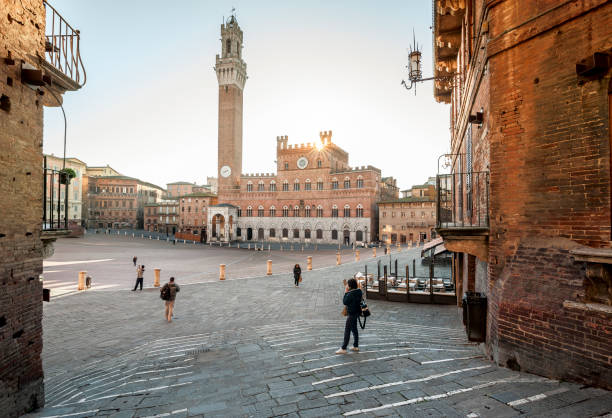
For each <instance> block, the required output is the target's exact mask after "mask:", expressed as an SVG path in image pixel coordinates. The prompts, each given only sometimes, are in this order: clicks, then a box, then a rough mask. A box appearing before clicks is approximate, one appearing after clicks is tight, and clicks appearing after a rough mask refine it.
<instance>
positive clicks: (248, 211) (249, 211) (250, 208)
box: [247, 206, 253, 217]
mask: <svg viewBox="0 0 612 418" xmlns="http://www.w3.org/2000/svg"><path fill="white" fill-rule="evenodd" d="M250 216H253V208H252V207H251V206H249V207H248V208H247V217H250Z"/></svg>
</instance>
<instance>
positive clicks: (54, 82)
mask: <svg viewBox="0 0 612 418" xmlns="http://www.w3.org/2000/svg"><path fill="white" fill-rule="evenodd" d="M43 4H44V5H45V13H46V20H45V21H46V35H45V38H46V39H45V59H44V60H43V59H41V60H40V65H41V66H42V68H43V70H44V77H43V81H44V83H45V84H46V85H47V86H48V87H51V88H53V89H54V90H56V92H58V93H60V94H62V93H64V92H66V91H75V90H79V89H80V88H81V87H83V85H85V81H86V79H87V75H86V73H85V67H84V66H83V60H82V59H81V51H80V33H79V31H78V30H76V29H74V28H73V27H72V26H71V25H70V24H69V23H68V22H67V21H66V20H65V19H64V18H63V17H62V15H60V14H59V12H58V11H57V10H55V8H54V7H53V6H51V4H50V3H49V1H47V0H43Z"/></svg>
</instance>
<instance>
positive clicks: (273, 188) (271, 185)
mask: <svg viewBox="0 0 612 418" xmlns="http://www.w3.org/2000/svg"><path fill="white" fill-rule="evenodd" d="M270 191H271V192H275V191H276V182H275V181H274V180H272V181H271V182H270Z"/></svg>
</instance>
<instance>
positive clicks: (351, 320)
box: [342, 315, 359, 350]
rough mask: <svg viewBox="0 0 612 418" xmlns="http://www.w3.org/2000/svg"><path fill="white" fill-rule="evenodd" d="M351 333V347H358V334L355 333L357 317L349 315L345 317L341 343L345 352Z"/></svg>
mask: <svg viewBox="0 0 612 418" xmlns="http://www.w3.org/2000/svg"><path fill="white" fill-rule="evenodd" d="M351 332H352V333H353V347H359V332H358V331H357V317H356V316H352V315H349V316H347V317H346V325H345V326H344V342H343V343H342V349H343V350H346V347H348V343H349V338H350V337H351Z"/></svg>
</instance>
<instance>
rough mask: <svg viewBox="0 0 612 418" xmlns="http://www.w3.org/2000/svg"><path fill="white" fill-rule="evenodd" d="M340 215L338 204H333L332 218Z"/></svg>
mask: <svg viewBox="0 0 612 418" xmlns="http://www.w3.org/2000/svg"><path fill="white" fill-rule="evenodd" d="M337 217H338V206H336V205H334V206H332V218H337Z"/></svg>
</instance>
